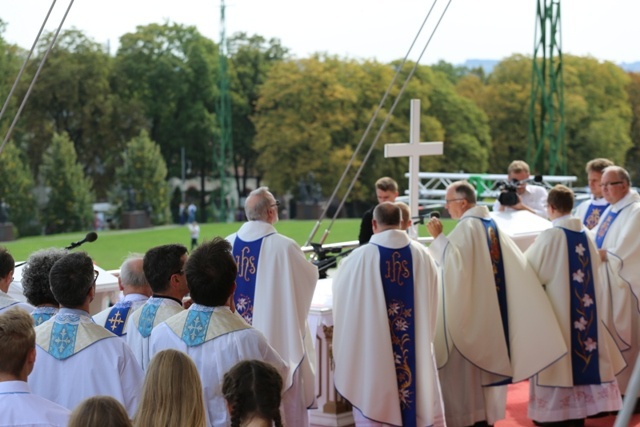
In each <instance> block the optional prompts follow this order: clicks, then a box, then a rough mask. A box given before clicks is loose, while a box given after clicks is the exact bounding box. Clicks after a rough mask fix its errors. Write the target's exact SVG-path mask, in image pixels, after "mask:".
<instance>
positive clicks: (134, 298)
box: [93, 294, 149, 336]
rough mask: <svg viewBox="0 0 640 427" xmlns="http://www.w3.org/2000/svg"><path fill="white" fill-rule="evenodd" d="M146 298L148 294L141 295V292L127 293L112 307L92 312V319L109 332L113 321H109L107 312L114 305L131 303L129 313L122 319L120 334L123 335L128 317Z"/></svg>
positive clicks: (109, 311) (129, 317)
mask: <svg viewBox="0 0 640 427" xmlns="http://www.w3.org/2000/svg"><path fill="white" fill-rule="evenodd" d="M148 299H149V297H148V296H146V295H142V294H127V295H125V296H124V298H122V300H120V301H118V302H117V303H116V304H115V305H114V306H113V307H108V308H106V309H104V310H102V311H101V312H100V313H97V314H94V316H93V321H94V322H96V323H97V324H98V325H100V326H102V327H103V328H105V329H107V330H108V331H109V332H113V329H112V328H113V326H114V324H113V322H110V321H109V314H110V313H111V311H112V310H113V309H114V308H115V307H119V306H121V305H123V304H127V305H128V304H131V308H130V309H129V313H128V315H127V317H126V318H125V320H124V322H125V324H124V328H123V335H122V336H124V335H125V334H126V327H127V324H128V323H129V319H131V315H132V314H133V313H134V312H135V311H136V310H137V309H138V308H140V307H142V306H143V305H144V303H145V302H147V300H148Z"/></svg>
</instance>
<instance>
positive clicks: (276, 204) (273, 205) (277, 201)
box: [269, 200, 280, 208]
mask: <svg viewBox="0 0 640 427" xmlns="http://www.w3.org/2000/svg"><path fill="white" fill-rule="evenodd" d="M276 206H280V200H276V202H275V203H274V204H272V205H269V207H270V208H275V207H276Z"/></svg>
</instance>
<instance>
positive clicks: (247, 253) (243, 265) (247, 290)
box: [233, 233, 273, 325]
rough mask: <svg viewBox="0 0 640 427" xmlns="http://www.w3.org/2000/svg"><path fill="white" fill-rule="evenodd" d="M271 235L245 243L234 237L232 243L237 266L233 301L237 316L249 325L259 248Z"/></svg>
mask: <svg viewBox="0 0 640 427" xmlns="http://www.w3.org/2000/svg"><path fill="white" fill-rule="evenodd" d="M271 234H273V233H270V234H267V235H266V236H263V237H261V238H259V239H258V240H254V241H253V242H245V241H244V240H242V239H241V238H240V237H238V236H237V235H236V240H235V241H234V242H233V258H234V259H235V260H236V264H237V265H238V277H237V278H236V285H237V288H236V293H235V295H234V297H233V299H234V301H235V304H236V310H237V311H238V314H239V315H240V316H242V317H243V318H244V320H246V321H247V323H248V324H250V325H251V324H253V300H254V296H255V293H256V278H257V275H256V273H257V272H258V261H259V258H260V248H261V247H262V240H264V238H265V237H268V236H270V235H271Z"/></svg>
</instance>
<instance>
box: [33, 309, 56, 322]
mask: <svg viewBox="0 0 640 427" xmlns="http://www.w3.org/2000/svg"><path fill="white" fill-rule="evenodd" d="M58 310H59V309H58V308H56V307H36V308H34V309H33V311H32V312H31V316H32V317H33V323H34V326H40V325H42V324H43V323H44V322H46V321H47V320H49V319H51V318H52V317H53V316H55V315H56V313H57V312H58Z"/></svg>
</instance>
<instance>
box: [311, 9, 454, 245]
mask: <svg viewBox="0 0 640 427" xmlns="http://www.w3.org/2000/svg"><path fill="white" fill-rule="evenodd" d="M451 1H452V0H449V1H448V2H447V5H446V6H445V8H444V10H443V11H442V14H441V15H440V18H439V19H438V21H437V22H436V25H435V27H434V28H433V31H432V32H431V35H430V36H429V38H428V40H427V42H426V43H425V45H424V48H423V49H422V51H421V52H420V56H419V57H418V59H417V60H416V61H415V64H414V66H413V68H412V69H411V72H410V73H409V74H408V75H407V78H406V79H405V81H404V83H403V85H402V87H401V88H400V92H399V93H398V96H397V97H396V99H395V101H394V103H393V105H392V106H391V108H390V109H389V112H388V113H387V117H386V118H385V119H384V121H383V123H382V125H380V129H379V130H378V133H377V134H376V136H375V138H374V140H373V142H372V143H371V145H370V147H369V151H367V154H366V155H365V157H364V159H363V160H362V163H361V164H360V167H359V168H358V170H357V171H356V174H355V176H354V177H353V179H352V180H351V183H350V184H349V187H348V188H347V191H346V193H345V194H344V196H343V197H342V200H341V201H340V205H339V206H338V209H336V212H335V214H334V215H333V218H332V219H331V223H330V224H329V227H328V228H327V230H325V232H324V234H323V236H322V238H321V239H320V244H323V243H324V241H325V240H326V238H327V236H328V235H329V232H330V230H331V227H332V226H333V224H334V223H335V221H336V218H337V217H338V215H339V214H340V211H341V210H342V208H343V206H344V204H345V202H346V200H347V197H349V194H350V193H351V190H352V189H353V186H354V185H355V183H356V181H357V180H358V178H359V177H360V173H362V169H364V166H365V164H366V163H367V160H368V159H369V157H370V155H371V153H372V152H373V149H374V148H375V146H376V144H377V142H378V140H379V139H380V136H381V135H382V132H383V131H384V129H385V127H386V125H387V123H388V122H389V119H390V118H391V116H392V115H393V112H394V111H395V109H396V106H397V105H398V103H399V101H400V99H401V98H402V95H403V94H404V91H405V90H406V88H407V85H408V84H409V81H410V80H411V78H412V77H413V75H414V74H415V71H416V69H417V68H418V65H419V64H420V60H421V59H422V56H423V55H424V53H425V51H426V50H427V48H428V47H429V44H430V43H431V40H432V39H433V36H434V34H435V32H436V30H437V29H438V27H439V26H440V23H441V22H442V19H443V18H444V15H445V14H446V12H447V10H448V9H449V6H450V5H451ZM436 2H437V0H436ZM434 4H435V3H434ZM432 8H433V7H432ZM400 69H401V67H399V70H400ZM329 204H330V203H329V202H328V203H327V207H326V208H325V212H326V210H327V208H328V206H329ZM316 228H317V226H316ZM309 240H311V238H310V239H309Z"/></svg>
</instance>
